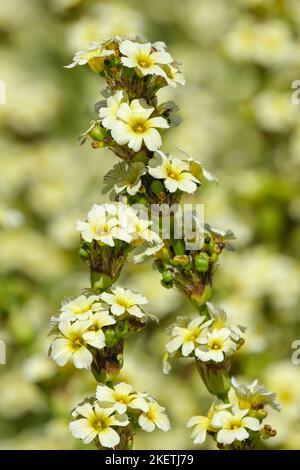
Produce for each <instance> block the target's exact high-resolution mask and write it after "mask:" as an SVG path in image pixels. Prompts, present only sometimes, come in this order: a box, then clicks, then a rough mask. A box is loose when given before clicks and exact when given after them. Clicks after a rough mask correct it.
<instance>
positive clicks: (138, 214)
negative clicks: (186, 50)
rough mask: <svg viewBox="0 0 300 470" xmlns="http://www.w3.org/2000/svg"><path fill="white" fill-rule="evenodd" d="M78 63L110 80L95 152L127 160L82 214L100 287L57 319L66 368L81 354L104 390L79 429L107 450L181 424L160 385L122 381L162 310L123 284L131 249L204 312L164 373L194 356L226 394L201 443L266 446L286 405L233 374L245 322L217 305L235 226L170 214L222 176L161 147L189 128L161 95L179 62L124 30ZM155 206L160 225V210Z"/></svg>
mask: <svg viewBox="0 0 300 470" xmlns="http://www.w3.org/2000/svg"><path fill="white" fill-rule="evenodd" d="M78 65H80V66H81V65H88V66H89V67H90V68H91V70H92V71H93V72H95V73H98V74H99V75H100V77H102V78H104V79H105V81H106V84H107V87H106V88H105V90H104V91H103V92H102V98H103V99H101V100H100V101H98V102H97V103H96V105H95V112H96V114H97V117H96V119H95V120H94V121H92V122H91V125H90V127H89V128H88V129H87V131H86V132H84V133H83V134H82V135H81V136H80V137H81V142H82V143H84V142H85V141H86V140H87V139H89V140H90V141H91V144H92V148H94V149H102V148H104V147H107V148H109V149H110V150H111V151H112V152H113V153H114V154H115V155H116V156H117V157H119V159H120V162H119V163H117V164H116V165H114V166H113V168H112V169H111V170H110V171H109V172H108V173H107V175H106V176H105V177H104V181H103V188H102V192H103V193H109V197H110V201H111V203H108V204H103V205H97V204H95V205H94V206H93V207H92V208H91V210H90V211H89V212H88V214H87V217H86V220H85V221H78V222H77V230H78V231H79V232H80V237H81V246H80V251H79V253H80V256H81V258H82V259H83V261H84V262H85V263H86V264H87V265H88V267H89V269H90V280H91V287H90V289H88V291H87V293H86V294H85V295H81V296H79V297H78V298H75V299H72V300H69V301H67V302H66V303H64V304H63V305H62V309H61V312H60V314H59V316H58V317H54V318H53V319H52V323H53V329H52V333H53V334H54V336H55V338H54V341H53V343H52V347H51V355H52V357H53V359H54V360H55V361H56V362H57V364H58V365H60V366H63V365H64V364H66V363H67V362H68V361H72V362H73V363H74V365H75V367H78V368H87V369H88V368H90V370H91V372H92V374H93V376H94V378H95V379H96V382H97V384H98V385H97V390H96V395H95V397H90V398H87V399H86V400H85V401H84V402H83V403H81V404H79V405H78V406H77V407H76V408H75V410H74V411H73V413H72V421H71V423H70V430H71V432H72V434H73V436H74V437H76V438H80V439H81V440H82V441H83V442H84V443H90V442H92V441H94V443H95V445H96V447H97V448H99V449H102V448H115V449H131V448H132V445H133V436H134V433H135V430H136V429H138V428H141V429H143V430H144V431H146V432H152V431H153V430H154V429H155V428H156V427H158V428H159V429H161V430H162V431H168V430H169V429H170V423H169V420H168V417H167V415H166V413H165V409H164V408H163V407H161V406H160V405H159V404H158V403H157V402H156V401H155V400H154V399H153V398H152V397H151V396H150V395H149V394H148V393H140V392H136V391H135V390H134V389H133V387H132V386H131V385H129V384H125V383H118V382H117V380H118V375H119V372H120V370H121V368H122V366H123V361H124V348H125V345H126V341H127V339H128V337H129V336H131V335H132V334H135V333H137V332H139V331H140V330H141V329H142V328H144V327H145V326H146V322H147V320H148V319H153V317H152V316H151V315H149V314H147V313H146V312H145V310H144V305H145V304H146V303H147V299H145V298H144V297H143V296H142V295H140V294H138V293H135V292H132V291H129V290H126V289H123V288H122V287H120V286H117V285H116V282H117V281H118V278H119V275H120V273H121V270H122V268H123V266H124V264H125V263H126V261H127V259H128V258H129V257H132V256H133V257H134V260H135V261H136V262H139V261H141V260H142V259H143V258H144V257H145V256H153V257H154V267H155V269H157V270H158V271H159V272H160V274H161V278H162V281H161V282H162V285H163V286H164V287H166V288H172V287H175V288H177V289H179V290H180V291H181V292H182V293H183V294H184V295H185V296H186V297H187V298H188V299H189V300H190V301H191V303H192V304H193V305H194V307H195V309H196V312H197V313H196V315H195V317H194V318H186V317H181V318H178V320H177V322H176V324H175V325H173V326H171V327H170V328H169V330H168V334H169V335H170V337H171V339H170V341H169V342H168V343H167V345H166V353H165V355H164V372H166V373H167V372H169V371H170V369H171V365H170V363H169V359H170V358H176V357H182V358H186V357H192V358H194V361H195V364H196V367H197V370H198V372H199V374H200V377H201V379H202V381H203V382H204V384H205V385H206V388H207V390H208V391H209V392H210V393H211V394H212V395H214V396H215V398H216V399H215V401H214V402H213V404H212V406H211V408H210V410H209V412H208V415H207V416H194V417H192V418H191V419H190V420H189V421H188V427H192V428H193V432H192V439H193V441H194V443H195V444H201V443H203V442H204V440H205V438H206V435H210V436H211V437H212V438H213V439H214V440H215V441H216V444H217V447H218V448H222V449H237V448H239V449H249V448H254V447H257V445H258V444H259V441H260V440H261V439H265V438H267V437H272V435H274V432H275V431H274V430H273V429H272V428H271V427H270V426H269V425H267V424H265V423H264V419H265V418H266V416H267V412H266V411H265V407H266V406H271V407H273V408H275V409H279V405H278V403H277V401H276V399H275V396H274V394H272V393H270V392H268V391H267V390H266V389H264V388H263V387H261V386H259V385H258V384H257V382H254V383H253V384H252V385H251V386H249V387H247V386H244V385H243V386H240V385H237V383H236V382H235V380H234V379H233V378H232V377H231V376H230V361H231V356H232V355H233V354H236V353H237V352H238V350H239V349H240V348H241V346H242V345H243V343H244V338H243V334H244V332H245V329H244V328H243V327H241V326H238V325H231V324H230V323H229V321H228V318H227V315H226V313H225V312H224V311H223V310H222V309H220V308H217V307H216V306H214V305H213V304H211V303H210V299H211V297H212V294H213V290H212V286H213V278H214V274H215V271H216V269H217V267H218V262H219V258H220V256H221V254H222V252H223V250H224V249H231V248H232V244H231V243H232V240H233V239H234V235H233V233H232V232H231V231H230V230H227V231H219V230H216V229H213V228H211V227H210V226H209V225H208V224H204V225H203V226H202V225H201V223H199V217H198V215H197V214H195V213H192V218H191V220H192V223H191V226H188V227H186V226H184V231H183V233H182V234H181V236H178V234H177V233H176V220H177V219H176V217H177V212H176V214H174V213H173V212H170V209H171V208H173V206H174V205H177V206H178V204H179V202H180V200H181V197H182V196H183V195H184V194H185V193H187V194H193V193H195V192H196V191H198V189H199V188H200V187H201V186H202V184H204V183H206V182H212V183H217V179H216V177H215V176H214V175H212V174H211V173H209V172H208V171H207V170H206V169H205V168H204V167H203V165H202V164H201V163H200V162H199V161H198V160H194V159H193V158H191V157H190V156H189V155H187V154H186V152H185V151H183V150H180V152H181V154H182V155H181V156H180V157H179V156H175V155H171V154H168V153H165V152H163V151H162V150H161V146H162V136H163V133H164V132H165V131H166V129H168V128H170V127H176V126H178V125H179V124H180V119H179V118H178V116H177V111H178V107H177V106H176V104H175V103H173V102H166V103H159V101H158V97H157V92H158V91H159V90H160V89H161V88H163V87H166V86H171V87H176V86H177V85H184V84H185V80H184V77H183V75H182V72H181V70H180V66H179V63H178V62H177V61H176V60H174V59H173V57H172V56H171V54H170V53H169V52H167V50H166V45H165V44H164V43H163V42H155V43H153V44H151V43H148V42H144V41H142V40H141V39H140V38H135V39H133V40H130V39H127V38H121V37H115V38H113V39H111V40H109V41H106V42H105V41H103V42H99V43H93V44H91V45H90V47H89V48H88V49H87V50H86V51H79V52H77V53H76V54H75V56H74V59H73V62H72V63H71V64H70V65H69V66H67V67H68V68H73V67H75V66H78ZM124 200H125V201H126V202H124ZM153 213H155V214H156V222H157V223H156V226H154V223H153V221H152V220H151V221H150V222H149V219H148V217H149V215H150V214H151V215H153ZM166 215H167V216H168V220H169V223H170V225H169V228H170V231H169V233H167V234H166V233H165V228H164V220H165V218H166ZM200 222H201V221H200ZM193 224H196V231H195V230H192V226H193ZM199 237H200V239H201V240H200V241H201V243H200V242H199V239H198V238H199ZM195 242H197V243H195Z"/></svg>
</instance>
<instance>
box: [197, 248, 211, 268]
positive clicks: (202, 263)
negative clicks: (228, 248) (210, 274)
mask: <svg viewBox="0 0 300 470" xmlns="http://www.w3.org/2000/svg"><path fill="white" fill-rule="evenodd" d="M209 261H210V257H209V256H208V254H207V253H205V252H201V253H198V254H197V255H196V256H195V258H194V263H195V268H196V270H197V271H198V272H199V273H206V272H207V271H208V269H209Z"/></svg>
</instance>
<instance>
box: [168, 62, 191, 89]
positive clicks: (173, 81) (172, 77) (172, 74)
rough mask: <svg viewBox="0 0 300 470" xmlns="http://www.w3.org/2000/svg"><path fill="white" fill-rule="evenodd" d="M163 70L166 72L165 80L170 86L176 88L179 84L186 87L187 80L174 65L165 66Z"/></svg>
mask: <svg viewBox="0 0 300 470" xmlns="http://www.w3.org/2000/svg"><path fill="white" fill-rule="evenodd" d="M163 70H164V72H165V76H164V79H165V80H166V82H167V84H168V85H170V86H171V87H173V88H176V87H177V85H178V84H179V85H185V83H186V81H185V78H184V76H183V73H182V72H181V70H179V68H178V67H174V65H171V64H168V65H164V66H163Z"/></svg>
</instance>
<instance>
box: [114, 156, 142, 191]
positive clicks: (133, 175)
mask: <svg viewBox="0 0 300 470" xmlns="http://www.w3.org/2000/svg"><path fill="white" fill-rule="evenodd" d="M117 165H120V170H121V168H122V174H121V175H120V177H119V179H118V181H117V182H116V183H115V184H114V186H113V188H114V190H115V192H116V193H117V194H118V193H120V192H121V191H124V189H126V192H127V193H128V194H129V195H130V196H134V195H135V194H136V193H137V192H138V191H139V189H140V188H141V186H142V180H141V176H143V175H144V174H145V172H146V170H145V165H144V164H143V163H142V162H133V163H131V164H130V165H129V164H128V165H127V164H126V163H125V162H121V163H120V164H117Z"/></svg>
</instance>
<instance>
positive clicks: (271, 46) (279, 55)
mask: <svg viewBox="0 0 300 470" xmlns="http://www.w3.org/2000/svg"><path fill="white" fill-rule="evenodd" d="M256 41H257V47H256V48H255V60H256V61H257V62H259V63H260V64H262V65H265V66H271V67H272V66H278V65H283V64H289V63H291V62H292V61H293V60H294V55H295V53H296V50H295V46H294V44H293V37H292V34H291V29H290V28H289V26H288V25H287V24H286V23H285V22H284V21H280V20H269V21H266V22H260V23H258V25H257V28H256Z"/></svg>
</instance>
